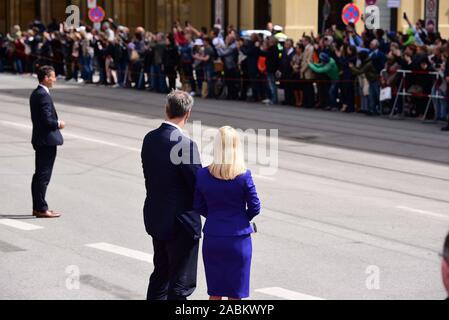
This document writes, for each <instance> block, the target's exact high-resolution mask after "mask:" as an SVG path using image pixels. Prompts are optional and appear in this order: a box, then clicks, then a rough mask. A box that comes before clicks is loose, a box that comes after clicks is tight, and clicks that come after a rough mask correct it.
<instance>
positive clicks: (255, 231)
mask: <svg viewBox="0 0 449 320" xmlns="http://www.w3.org/2000/svg"><path fill="white" fill-rule="evenodd" d="M251 229H253V233H257V232H258V230H257V225H256V223H255V222H251Z"/></svg>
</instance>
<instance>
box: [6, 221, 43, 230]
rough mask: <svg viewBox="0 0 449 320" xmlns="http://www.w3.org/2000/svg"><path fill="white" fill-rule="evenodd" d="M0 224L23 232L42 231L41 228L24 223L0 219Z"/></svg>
mask: <svg viewBox="0 0 449 320" xmlns="http://www.w3.org/2000/svg"><path fill="white" fill-rule="evenodd" d="M0 224H3V225H5V226H8V227H12V228H16V229H19V230H23V231H33V230H39V229H43V227H41V226H36V225H34V224H31V223H26V222H22V221H17V220H12V219H0Z"/></svg>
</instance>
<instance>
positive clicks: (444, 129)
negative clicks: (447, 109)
mask: <svg viewBox="0 0 449 320" xmlns="http://www.w3.org/2000/svg"><path fill="white" fill-rule="evenodd" d="M441 131H445V132H447V131H449V125H448V126H447V127H444V128H442V129H441Z"/></svg>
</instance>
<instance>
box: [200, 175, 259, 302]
mask: <svg viewBox="0 0 449 320" xmlns="http://www.w3.org/2000/svg"><path fill="white" fill-rule="evenodd" d="M194 209H195V210H196V211H197V212H198V213H200V214H201V215H203V216H204V217H206V223H205V225H204V229H203V233H204V241H203V260H204V267H205V271H206V280H207V287H208V294H209V295H210V296H219V297H230V298H235V299H243V298H248V297H249V295H250V272H251V258H252V242H251V233H253V229H252V227H251V224H250V222H251V220H252V219H253V218H254V217H255V216H257V215H258V214H259V213H260V201H259V198H258V196H257V191H256V187H255V185H254V182H253V179H252V176H251V172H250V171H249V170H248V171H247V172H246V173H245V174H242V175H240V176H238V177H237V178H235V179H234V180H231V181H225V180H220V179H217V178H215V177H214V176H212V174H211V173H210V172H209V170H208V169H207V168H204V169H200V170H199V171H198V173H197V183H196V190H195V200H194Z"/></svg>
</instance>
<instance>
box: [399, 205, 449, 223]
mask: <svg viewBox="0 0 449 320" xmlns="http://www.w3.org/2000/svg"><path fill="white" fill-rule="evenodd" d="M396 209H399V210H404V211H409V212H413V213H419V214H422V215H426V216H429V217H434V218H438V219H442V220H449V216H446V215H444V214H441V213H435V212H431V211H426V210H419V209H413V208H409V207H404V206H397V207H396Z"/></svg>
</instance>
